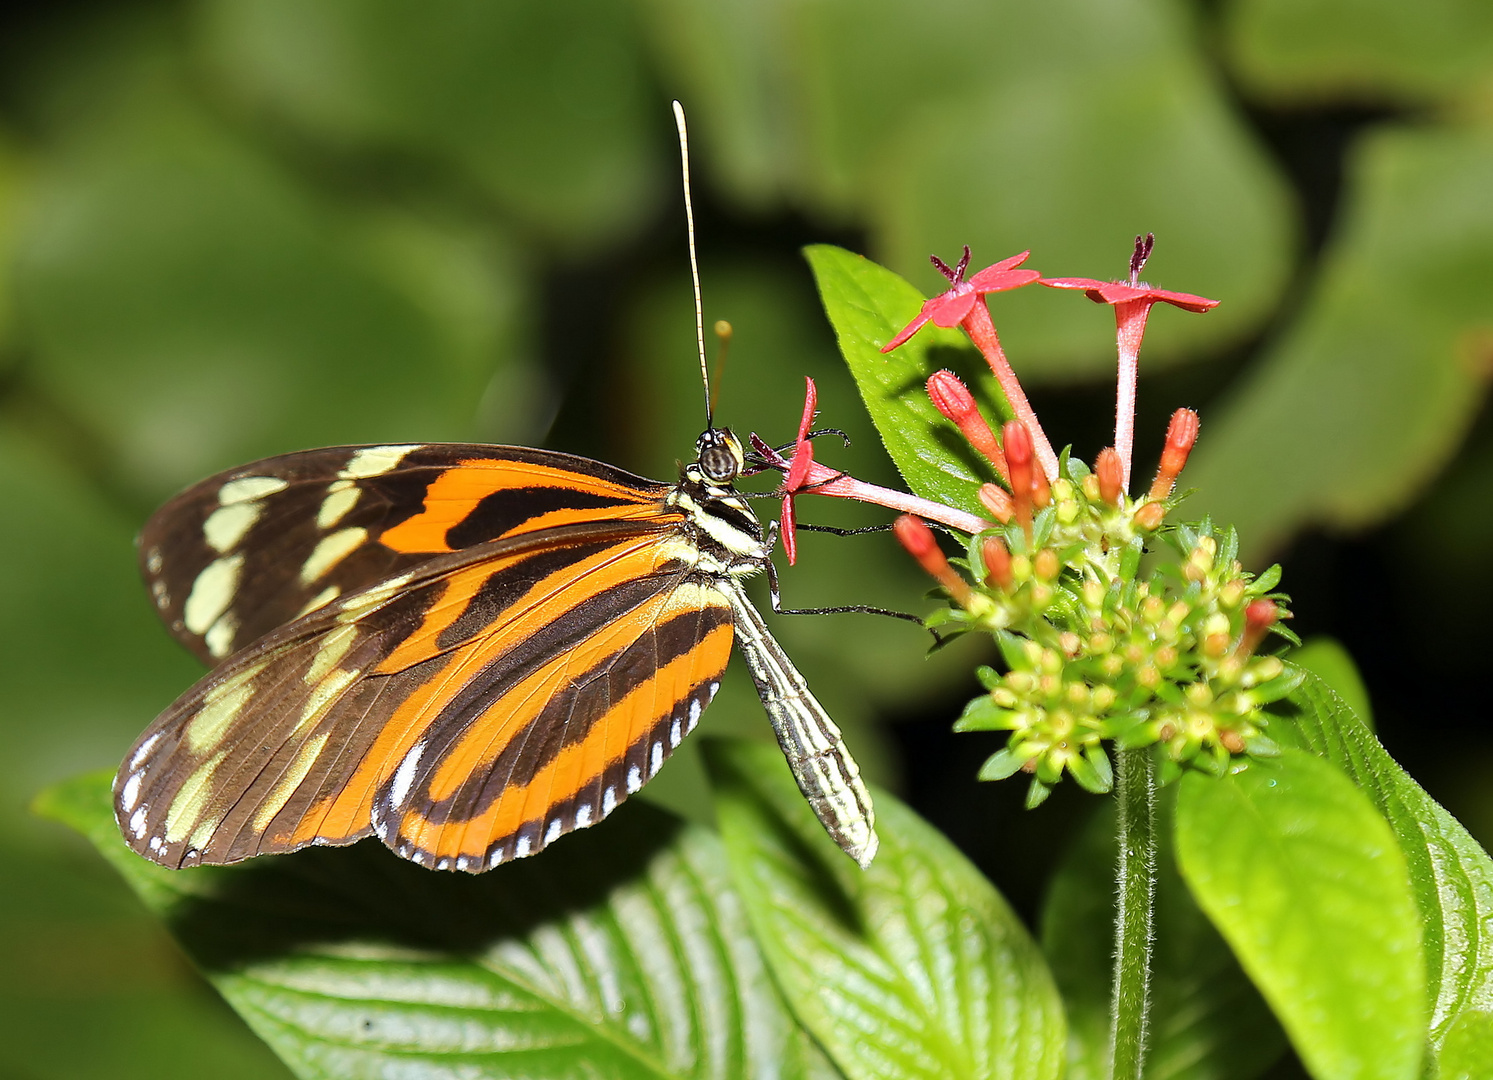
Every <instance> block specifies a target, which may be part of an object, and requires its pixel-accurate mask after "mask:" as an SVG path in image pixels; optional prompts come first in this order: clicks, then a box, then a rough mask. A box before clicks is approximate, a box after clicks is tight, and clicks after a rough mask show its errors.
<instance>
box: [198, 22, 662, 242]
mask: <svg viewBox="0 0 1493 1080" xmlns="http://www.w3.org/2000/svg"><path fill="white" fill-rule="evenodd" d="M202 6H203V8H204V18H203V19H202V28H203V31H204V33H203V35H202V38H203V41H204V43H205V46H206V48H205V51H206V53H207V54H208V56H209V57H210V58H211V60H212V65H213V68H214V70H215V71H216V72H217V73H218V74H219V75H221V76H223V77H224V78H225V79H226V81H227V82H228V83H229V85H230V86H232V87H233V88H234V89H235V90H236V91H237V92H238V93H239V94H240V95H241V96H242V97H243V98H244V99H246V101H247V102H248V103H250V104H251V105H252V106H254V107H255V108H257V109H259V110H263V111H265V112H268V113H269V114H270V115H272V116H273V117H275V118H276V119H278V120H281V121H288V122H289V124H290V125H291V126H292V127H294V128H297V129H300V130H301V131H302V132H304V133H305V134H307V135H310V136H311V137H312V138H314V139H316V140H318V141H319V142H321V143H323V144H325V145H330V146H333V147H341V148H344V149H348V150H354V151H369V150H371V151H375V152H383V153H386V154H389V155H391V156H395V157H398V156H413V157H415V158H417V159H418V160H420V161H421V162H423V163H424V164H425V165H426V167H427V168H429V166H430V165H436V166H443V167H444V168H445V170H446V171H447V172H449V173H452V174H454V175H453V176H452V177H451V179H453V180H454V181H455V183H454V184H453V185H452V186H453V188H457V189H459V188H460V187H462V186H465V185H475V186H476V187H477V188H478V189H479V190H480V191H482V192H483V193H485V194H487V195H488V196H490V197H491V198H493V199H494V200H495V201H496V202H497V203H498V205H499V206H500V207H501V208H502V209H503V210H505V211H506V212H507V213H508V214H510V215H511V216H512V218H513V219H514V221H515V223H517V224H519V225H520V226H522V227H523V228H524V230H525V231H526V232H532V233H535V234H538V235H539V236H542V237H544V238H547V239H552V240H554V241H557V242H559V243H561V244H563V245H565V246H566V247H569V248H571V249H581V248H587V249H595V248H596V247H598V246H599V245H601V244H603V243H605V242H606V241H608V240H613V239H615V238H616V237H617V235H618V234H619V233H622V232H626V231H630V230H631V229H633V228H636V227H637V226H638V225H640V224H641V223H642V222H644V221H646V220H647V217H648V215H649V214H651V213H652V211H653V209H654V204H655V200H656V197H657V183H656V182H657V180H658V179H659V177H658V174H657V168H658V159H657V158H656V157H655V156H654V154H653V153H652V151H653V148H654V143H653V140H652V139H651V138H649V135H650V133H651V132H652V131H653V130H655V129H661V128H662V124H661V123H658V122H655V121H654V116H653V114H651V113H650V112H649V110H650V109H651V108H657V106H656V105H655V104H654V103H653V101H652V100H651V98H650V97H649V95H648V81H647V75H646V74H645V72H644V70H643V65H642V58H641V56H640V55H639V51H640V50H639V43H638V41H637V36H636V31H635V29H634V27H633V20H632V17H631V13H630V11H629V10H628V5H626V4H618V3H612V2H609V0H511V2H507V3H501V4H494V3H489V2H487V0H453V2H448V3H443V4H438V5H434V6H427V5H414V6H412V5H410V4H406V3H401V2H399V0H321V2H318V3H315V4H304V3H299V2H297V0H212V2H210V3H207V4H204V5H202ZM663 119H664V114H659V115H658V116H657V118H656V120H657V121H662V120H663Z"/></svg>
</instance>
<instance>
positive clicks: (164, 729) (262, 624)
mask: <svg viewBox="0 0 1493 1080" xmlns="http://www.w3.org/2000/svg"><path fill="white" fill-rule="evenodd" d="M745 464H746V456H745V454H744V452H743V449H742V445H741V443H740V441H739V440H738V439H737V438H736V436H735V435H733V434H732V433H731V432H730V431H729V430H727V429H724V428H715V427H713V426H710V425H709V424H707V429H706V431H705V433H704V434H703V435H701V436H700V439H699V441H698V442H697V443H696V459H695V461H693V462H692V463H691V464H689V465H687V466H685V467H684V468H683V469H682V470H681V475H680V478H679V481H678V483H676V484H672V485H671V484H662V483H657V482H654V481H650V480H644V479H642V478H641V477H637V476H633V475H631V474H629V473H626V472H623V471H622V470H620V469H616V468H613V467H611V466H609V465H604V464H601V463H600V462H596V461H590V460H587V459H585V458H580V457H574V456H571V455H567V454H561V453H554V452H550V451H545V450H534V449H528V448H524V447H510V446H478V445H464V444H439V443H436V444H428V445H405V446H358V447H348V446H344V447H333V448H331V449H325V450H309V451H305V452H302V453H295V454H287V455H284V456H282V457H274V458H269V459H267V460H265V461H260V462H257V463H255V464H253V465H246V466H243V467H241V468H237V469H232V470H229V471H228V472H225V473H222V474H221V475H218V476H215V477H212V478H211V479H208V480H204V481H202V482H201V483H199V484H197V485H196V486H194V487H191V488H189V489H188V490H186V491H185V492H183V493H182V494H180V495H178V496H177V497H176V498H174V499H172V500H171V501H170V502H169V503H167V504H166V505H165V506H164V507H163V508H162V509H161V510H159V511H158V512H157V513H156V514H155V516H154V517H152V518H151V520H150V521H149V523H147V525H146V527H145V530H144V532H143V534H142V536H141V539H140V555H141V565H142V568H143V572H144V575H145V579H146V581H147V583H148V585H149V588H150V591H151V594H152V596H153V597H154V599H155V604H156V608H157V610H158V612H159V613H160V615H161V617H162V618H163V619H164V620H165V621H166V624H167V625H168V626H169V627H170V629H171V632H172V633H173V634H174V635H175V636H176V637H177V638H178V639H179V640H180V641H181V642H182V643H183V644H185V645H186V646H187V647H188V648H189V649H191V650H192V651H193V652H194V653H196V654H197V655H198V656H199V657H200V658H201V659H203V660H204V661H206V662H208V663H209V664H216V665H217V666H216V667H214V668H213V670H212V671H211V672H210V673H209V674H208V675H207V676H206V677H205V678H203V679H202V680H201V681H200V682H199V683H197V685H195V686H194V687H192V688H191V689H190V690H188V691H187V692H186V693H185V694H184V695H183V696H182V697H181V698H180V699H179V700H177V701H176V703H175V704H173V705H172V706H171V707H170V708H168V709H167V710H166V711H165V712H164V713H162V714H161V716H160V717H159V718H157V719H156V721H155V723H153V724H152V725H151V726H150V727H149V728H148V729H146V731H145V733H144V734H143V735H142V736H141V737H140V738H139V740H138V741H137V742H136V743H135V745H134V747H133V748H132V749H131V750H130V752H129V754H128V755H127V756H126V758H125V761H124V764H123V765H122V766H121V767H120V770H119V774H118V776H117V777H116V779H115V782H114V804H115V815H116V818H117V819H118V822H119V827H120V829H121V831H122V832H123V834H124V837H125V839H126V840H127V841H128V842H129V844H130V846H131V847H132V848H134V849H135V850H136V851H137V852H139V853H140V854H141V855H144V856H145V857H147V858H149V859H152V860H154V861H156V862H158V863H161V864H162V865H165V866H169V867H183V866H193V865H196V864H199V863H229V862H235V861H237V860H239V859H244V858H248V857H250V856H253V855H259V854H266V853H270V852H283V851H292V850H294V849H296V848H300V847H304V846H306V845H308V844H349V843H352V842H353V841H356V840H359V839H361V838H363V837H365V836H368V835H377V836H378V837H379V838H380V839H381V840H382V841H383V842H384V843H385V844H386V845H388V846H389V847H390V848H392V849H393V850H394V851H396V852H397V853H398V854H400V855H402V856H404V857H405V858H408V859H412V860H413V861H415V862H417V863H420V864H421V865H423V866H429V867H433V868H436V869H442V870H445V869H452V870H466V871H471V872H478V871H482V870H487V869H489V868H491V867H494V866H497V865H499V864H500V863H503V862H505V861H507V860H510V859H515V858H522V857H523V856H526V855H531V854H534V853H535V852H538V851H540V850H542V849H543V848H544V847H546V846H547V845H548V844H551V843H553V842H554V841H555V840H556V839H558V838H559V837H561V836H563V835H565V834H566V833H568V832H571V831H573V830H575V829H582V828H585V827H587V826H589V825H594V824H595V823H597V822H599V821H601V820H602V819H603V818H605V817H606V816H607V815H608V814H610V813H611V812H612V811H613V810H614V809H615V808H616V807H617V806H618V804H620V803H621V802H622V801H623V800H624V799H626V798H627V797H628V796H629V795H631V794H632V793H633V792H635V791H637V790H638V788H640V787H641V786H642V785H643V784H644V783H646V782H647V781H648V780H649V778H651V777H652V776H653V775H654V774H655V773H656V772H657V771H658V769H659V767H660V766H661V765H662V764H663V762H664V759H665V758H667V757H668V756H669V754H670V752H671V751H672V750H673V749H674V748H675V747H676V746H678V745H679V742H680V740H681V739H682V738H683V737H684V736H685V735H686V734H688V733H689V732H690V731H691V730H693V729H694V727H695V725H696V723H697V721H698V720H699V718H700V714H701V712H702V710H704V708H705V706H706V705H708V704H709V702H710V700H711V698H712V697H713V696H714V694H715V692H716V689H717V687H718V686H719V682H720V678H721V676H722V674H723V672H724V671H725V668H726V661H727V658H728V655H729V653H730V650H731V643H732V641H733V639H734V640H735V642H736V643H737V645H738V646H739V647H740V648H741V650H742V655H743V656H744V658H745V659H746V661H747V666H748V668H749V669H750V671H751V673H752V677H753V680H754V681H755V682H756V684H757V689H758V692H759V694H760V695H761V698H762V703H763V706H764V707H765V708H766V710H767V713H768V716H769V717H770V718H771V720H772V723H773V727H774V729H775V730H776V732H777V736H778V740H779V742H780V744H781V745H782V748H783V751H784V754H785V755H786V756H787V758H788V761H789V763H790V765H791V766H792V768H793V771H794V774H795V776H796V777H797V779H798V783H799V786H800V788H801V789H802V790H803V792H804V794H805V796H806V797H807V798H808V800H809V802H810V804H811V805H812V806H813V808H814V810H815V812H816V813H817V814H818V816H819V819H820V820H821V821H822V822H823V823H824V825H825V828H826V829H827V830H828V831H829V833H830V835H831V836H832V837H834V839H835V840H836V842H837V843H839V845H840V846H841V847H842V848H843V849H844V850H845V851H846V853H847V854H849V855H850V856H851V857H852V858H854V859H856V860H857V861H858V862H859V863H861V865H863V866H864V865H868V864H869V862H870V860H871V858H872V856H873V855H874V854H875V851H876V833H875V829H874V820H873V815H872V809H871V802H870V799H869V797H868V795H867V794H866V791H865V788H864V787H863V786H862V784H861V782H860V778H859V776H858V773H857V770H856V767H855V764H854V762H853V761H852V760H851V758H850V756H849V754H848V753H847V752H846V750H845V747H844V745H843V743H842V741H841V738H840V732H839V731H838V729H837V728H836V727H835V725H834V723H833V721H831V720H830V718H829V716H828V715H826V713H825V711H824V709H823V707H822V706H820V704H819V703H818V701H816V700H815V699H814V696H813V695H812V694H811V693H810V692H809V690H808V688H807V686H806V685H805V684H804V680H803V677H802V676H801V675H800V674H799V673H798V671H797V670H796V669H795V668H794V667H793V664H792V663H791V661H789V659H788V657H787V656H786V655H785V654H784V652H783V650H782V648H781V647H780V646H779V645H778V644H777V642H776V641H774V640H773V638H772V636H771V635H770V634H769V633H768V631H767V627H766V626H765V624H764V623H763V621H762V617H761V615H760V614H759V613H758V612H757V610H756V609H755V608H754V607H753V606H752V604H751V603H750V602H749V601H748V599H747V597H746V594H745V592H744V591H743V588H742V583H743V580H744V579H746V578H748V577H751V576H752V575H755V574H758V573H761V572H764V571H769V572H770V569H771V563H770V561H769V557H768V544H767V542H766V541H765V540H764V537H763V533H762V530H761V528H760V526H759V525H758V522H757V519H756V517H755V516H754V515H753V513H752V511H751V510H750V509H749V507H748V506H747V504H746V502H745V501H744V500H743V499H742V497H741V496H740V495H739V494H737V493H736V491H735V490H734V488H733V483H734V481H735V480H736V478H737V477H738V476H739V475H740V474H741V472H742V470H743V468H744V466H745Z"/></svg>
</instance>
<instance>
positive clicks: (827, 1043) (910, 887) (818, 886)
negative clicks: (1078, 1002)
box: [707, 743, 1064, 1080]
mask: <svg viewBox="0 0 1493 1080" xmlns="http://www.w3.org/2000/svg"><path fill="white" fill-rule="evenodd" d="M707 758H708V760H709V762H710V766H711V771H712V776H713V778H714V779H715V781H716V783H717V785H718V788H717V790H718V793H719V795H718V798H719V802H718V817H719V820H720V825H721V834H722V837H723V838H724V840H725V842H726V850H727V855H728V857H729V859H730V863H731V873H732V878H733V880H734V881H735V882H736V885H737V888H738V889H739V890H740V892H741V894H742V897H743V899H744V900H745V903H746V909H747V914H748V916H749V918H750V919H751V920H752V925H753V926H754V928H755V929H756V932H757V937H758V940H759V941H760V942H761V943H762V949H763V952H764V954H765V955H766V957H767V961H768V964H769V965H770V967H771V968H772V971H773V974H774V975H775V976H776V977H777V980H778V982H779V984H780V985H781V986H782V987H783V992H784V993H785V995H786V996H787V997H788V1000H789V1001H790V1002H792V1004H793V1009H794V1011H795V1013H796V1014H797V1015H798V1016H799V1017H800V1018H801V1019H802V1021H803V1023H804V1024H805V1026H807V1027H808V1029H809V1030H810V1031H812V1032H813V1033H814V1035H815V1037H816V1038H817V1039H818V1040H819V1041H820V1043H821V1044H822V1045H823V1046H824V1047H825V1049H826V1050H827V1051H828V1052H829V1054H830V1056H831V1057H833V1058H834V1059H835V1061H836V1062H837V1063H838V1064H839V1066H840V1068H841V1069H843V1070H844V1072H845V1074H846V1075H847V1076H849V1077H852V1078H854V1080H873V1078H874V1080H899V1078H904V1077H909V1078H910V1077H939V1078H958V1077H983V1078H992V1077H993V1078H1000V1080H1008V1078H1017V1077H1022V1078H1033V1080H1035V1078H1038V1077H1056V1076H1058V1075H1059V1074H1060V1073H1061V1071H1062V1057H1063V1039H1064V1031H1063V1029H1064V1025H1063V1017H1062V1007H1061V1005H1060V1003H1059V1001H1058V997H1057V991H1056V990H1055V989H1054V987H1053V984H1052V980H1051V976H1050V975H1049V974H1048V972H1047V967H1046V965H1045V964H1044V963H1043V962H1042V956H1041V954H1040V952H1039V951H1038V950H1037V947H1036V945H1035V944H1034V943H1033V942H1032V940H1031V938H1030V937H1029V936H1028V935H1027V932H1026V930H1025V928H1023V927H1022V925H1021V923H1020V921H1019V920H1018V919H1017V918H1016V916H1015V914H1014V913H1013V912H1012V911H1011V909H1010V908H1009V907H1008V906H1007V905H1006V903H1005V901H1004V900H1003V899H1002V898H1001V896H1000V894H999V893H997V892H996V891H995V889H994V887H993V886H992V885H991V884H990V882H988V881H987V880H986V879H985V878H984V877H982V876H981V875H980V873H979V872H978V871H977V870H975V868H974V867H973V866H972V865H970V863H969V862H967V861H966V860H965V859H964V857H963V856H962V855H960V854H959V852H958V851H957V850H956V849H955V848H954V846H953V845H952V844H950V843H949V842H948V840H947V839H945V838H944V837H943V836H942V835H941V834H939V833H938V832H937V831H936V830H934V829H933V828H932V827H930V826H929V825H928V824H927V823H926V822H924V821H922V820H921V819H920V818H918V817H917V816H916V815H915V814H913V813H912V811H911V810H909V809H908V808H907V807H905V806H904V805H902V804H901V803H900V802H898V801H897V800H896V799H894V798H892V797H891V796H890V795H888V794H886V793H885V792H877V793H876V810H877V832H878V833H879V834H880V837H881V847H880V851H879V852H878V854H877V855H876V860H875V862H873V863H872V865H871V868H870V869H869V870H866V871H862V870H861V869H860V868H859V867H857V866H856V865H855V864H854V863H853V862H851V861H850V860H849V859H847V858H846V857H845V855H844V854H843V853H842V852H841V851H840V850H839V849H838V848H837V847H836V846H835V845H834V843H833V841H831V840H830V839H829V838H828V837H827V836H826V835H825V833H824V830H823V828H821V827H820V825H819V823H818V821H817V820H815V818H814V814H813V811H812V810H810V808H809V807H808V805H807V804H806V803H805V802H804V801H803V799H802V798H801V797H799V795H798V791H797V788H796V786H795V785H794V782H793V779H792V777H791V776H790V775H789V772H788V770H787V768H786V767H785V765H784V763H783V759H782V756H781V755H780V754H779V753H777V752H776V751H775V750H773V749H771V748H769V747H764V746H759V745H752V744H745V743H741V744H735V745H724V744H720V743H712V744H711V746H710V747H709V748H708V752H707Z"/></svg>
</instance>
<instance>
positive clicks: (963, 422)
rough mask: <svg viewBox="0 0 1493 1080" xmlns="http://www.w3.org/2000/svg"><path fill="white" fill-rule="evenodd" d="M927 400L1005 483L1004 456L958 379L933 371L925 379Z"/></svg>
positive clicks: (943, 372) (948, 372)
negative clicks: (949, 421) (951, 422)
mask: <svg viewBox="0 0 1493 1080" xmlns="http://www.w3.org/2000/svg"><path fill="white" fill-rule="evenodd" d="M928 397H929V399H930V400H931V401H932V402H933V407H934V408H935V409H937V410H938V411H939V412H941V413H943V414H944V415H945V416H947V417H948V418H949V419H950V420H952V421H954V423H956V424H958V425H959V430H960V431H962V432H963V433H964V437H965V438H966V439H968V440H969V444H970V445H971V446H973V447H974V448H975V449H976V450H978V451H979V452H980V453H982V454H984V455H985V457H986V459H987V460H988V461H989V462H990V464H992V465H994V466H995V473H996V475H997V476H999V477H1001V478H1002V479H1005V477H1006V455H1005V454H1004V453H1002V452H1001V448H1000V443H998V442H996V441H995V433H994V432H993V431H991V430H990V425H989V424H987V423H986V422H985V418H984V417H983V416H981V415H980V410H979V407H978V406H976V405H975V399H974V397H973V395H971V394H970V392H969V388H968V387H966V386H965V385H964V383H962V382H960V381H959V376H957V375H955V374H954V373H953V372H952V371H935V372H934V373H933V374H932V375H930V376H928Z"/></svg>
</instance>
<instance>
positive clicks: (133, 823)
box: [130, 806, 145, 840]
mask: <svg viewBox="0 0 1493 1080" xmlns="http://www.w3.org/2000/svg"><path fill="white" fill-rule="evenodd" d="M130 835H131V836H133V837H134V838H135V839H136V840H138V839H140V838H141V837H142V836H144V835H145V807H143V806H142V807H140V809H138V810H136V811H135V812H134V813H133V814H131V815H130Z"/></svg>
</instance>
